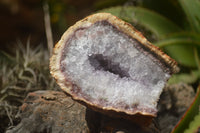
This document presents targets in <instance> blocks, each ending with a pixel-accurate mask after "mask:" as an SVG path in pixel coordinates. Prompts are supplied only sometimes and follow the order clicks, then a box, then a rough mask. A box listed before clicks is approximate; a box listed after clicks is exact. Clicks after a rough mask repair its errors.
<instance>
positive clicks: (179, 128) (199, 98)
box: [171, 86, 200, 133]
mask: <svg viewBox="0 0 200 133" xmlns="http://www.w3.org/2000/svg"><path fill="white" fill-rule="evenodd" d="M199 105H200V86H199V87H198V89H197V93H196V96H195V98H194V100H193V102H192V104H191V105H190V107H189V108H188V110H187V111H186V113H185V114H184V115H183V117H182V118H181V120H180V121H179V122H178V124H177V125H176V126H175V128H174V129H173V130H172V132H171V133H183V132H184V131H185V130H186V129H187V128H188V127H189V125H190V122H191V121H193V120H194V117H195V116H196V115H197V114H199Z"/></svg>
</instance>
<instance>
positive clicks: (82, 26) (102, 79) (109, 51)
mask: <svg viewBox="0 0 200 133" xmlns="http://www.w3.org/2000/svg"><path fill="white" fill-rule="evenodd" d="M50 69H51V74H52V75H53V77H54V78H55V79H56V81H57V83H58V84H59V86H60V87H61V88H62V89H63V90H64V91H65V92H67V93H68V94H70V95H71V96H72V98H73V99H75V100H78V101H81V103H84V104H85V105H87V106H89V107H92V108H93V109H95V110H98V111H101V112H114V113H118V114H119V113H122V114H126V115H128V116H133V115H138V114H140V115H147V116H156V112H157V109H156V106H157V101H158V99H159V96H160V94H161V92H162V89H163V87H164V85H165V83H166V81H167V80H168V79H169V77H170V76H171V74H172V73H174V72H176V70H177V66H176V62H175V61H174V60H173V59H171V58H170V57H169V56H167V55H166V54H164V53H163V52H162V51H161V50H160V49H159V48H157V47H155V46H154V45H152V44H151V43H150V42H148V41H147V40H146V39H145V38H144V37H143V36H142V35H141V33H140V32H138V31H137V30H136V29H135V28H134V27H132V26H131V25H130V24H128V23H126V22H124V21H122V20H120V19H119V18H117V17H115V16H112V15H111V14H108V13H98V14H94V15H91V16H89V17H86V18H84V19H83V20H81V21H79V22H77V23H76V24H75V25H74V26H72V27H70V28H69V29H68V30H67V31H66V32H65V33H64V35H63V36H62V38H61V40H60V41H59V42H58V43H57V44H56V46H55V48H54V53H53V56H52V57H51V59H50Z"/></svg>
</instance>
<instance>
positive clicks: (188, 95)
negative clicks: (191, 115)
mask: <svg viewBox="0 0 200 133" xmlns="http://www.w3.org/2000/svg"><path fill="white" fill-rule="evenodd" d="M194 96H195V92H194V89H193V88H192V87H191V86H190V85H187V84H184V83H179V84H174V85H167V86H166V87H165V88H164V91H163V93H162V95H161V98H160V101H159V104H158V110H159V111H158V117H157V121H158V123H159V127H160V130H161V133H169V132H170V131H171V130H172V129H173V128H174V126H175V125H176V124H177V122H178V121H179V120H180V118H181V117H182V115H183V114H184V112H185V111H186V110H187V108H188V107H189V106H190V104H191V103H192V101H193V99H194Z"/></svg>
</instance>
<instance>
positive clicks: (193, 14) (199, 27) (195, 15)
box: [179, 0, 200, 33]
mask: <svg viewBox="0 0 200 133" xmlns="http://www.w3.org/2000/svg"><path fill="white" fill-rule="evenodd" d="M179 3H180V5H181V6H182V8H183V10H184V11H185V14H186V16H187V19H188V21H189V23H190V27H191V29H192V31H196V32H198V33H200V1H199V0H179Z"/></svg>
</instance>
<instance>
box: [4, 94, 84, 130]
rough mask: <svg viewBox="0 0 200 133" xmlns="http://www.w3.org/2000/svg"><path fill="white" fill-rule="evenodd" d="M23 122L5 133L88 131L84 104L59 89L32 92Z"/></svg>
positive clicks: (27, 102)
mask: <svg viewBox="0 0 200 133" xmlns="http://www.w3.org/2000/svg"><path fill="white" fill-rule="evenodd" d="M20 111H21V115H20V116H21V122H20V123H19V124H18V125H17V126H16V127H14V128H13V129H10V130H7V132H6V133H86V132H88V129H87V125H86V121H85V107H84V106H82V105H80V104H79V103H77V102H74V101H73V100H72V99H71V98H70V97H69V96H67V95H66V94H65V93H63V92H58V91H36V92H32V93H29V94H28V96H27V97H26V99H25V100H24V104H23V105H22V106H21V109H20Z"/></svg>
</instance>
